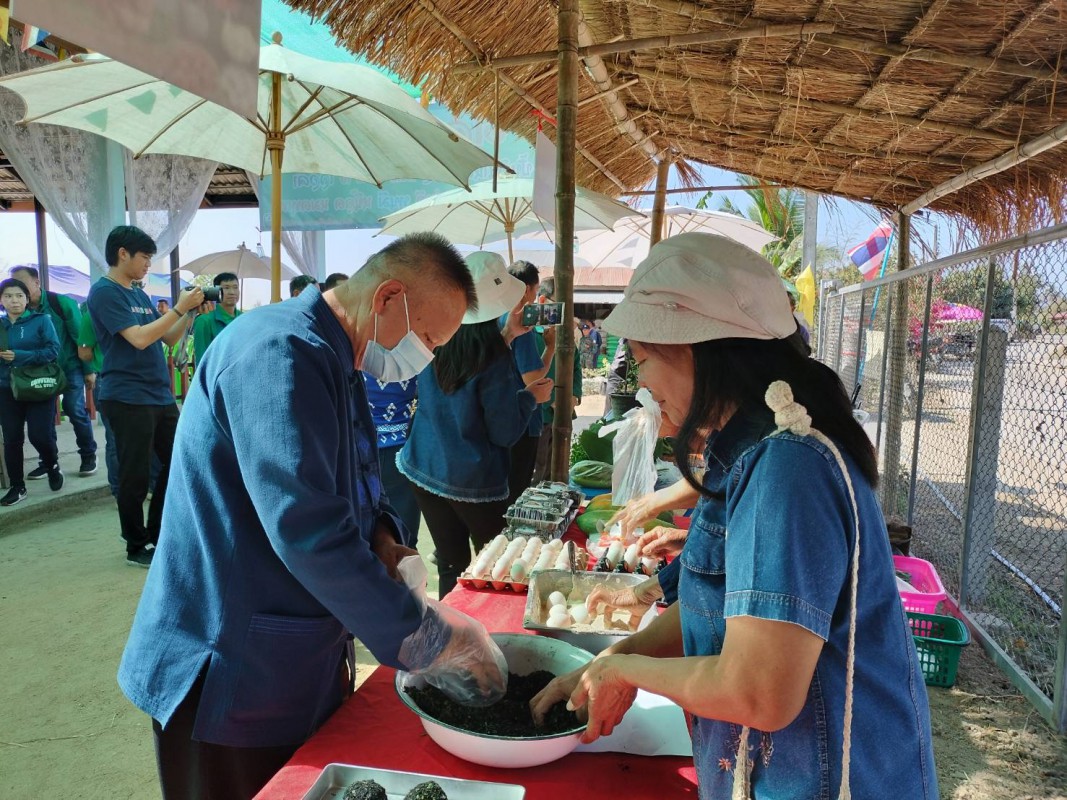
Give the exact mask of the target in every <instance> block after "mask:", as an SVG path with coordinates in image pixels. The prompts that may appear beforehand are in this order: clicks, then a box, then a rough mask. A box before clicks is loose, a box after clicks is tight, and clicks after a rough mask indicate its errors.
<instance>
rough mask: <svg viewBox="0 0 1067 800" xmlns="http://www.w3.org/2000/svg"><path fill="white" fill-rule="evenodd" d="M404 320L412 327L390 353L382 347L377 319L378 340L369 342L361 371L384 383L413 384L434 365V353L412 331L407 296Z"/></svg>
mask: <svg viewBox="0 0 1067 800" xmlns="http://www.w3.org/2000/svg"><path fill="white" fill-rule="evenodd" d="M404 316H405V317H406V318H407V323H408V332H407V335H405V336H404V338H403V339H401V340H400V341H399V342H397V343H396V346H395V347H394V348H393V349H392V350H386V349H385V348H384V347H382V346H381V345H380V344H378V315H377V314H375V315H374V338H373V339H372V340H371V341H369V342H367V348H366V350H364V351H363V363H362V364H361V365H360V369H362V370H363V371H364V372H366V373H367V374H368V375H370V376H371V377H373V378H377V379H378V380H380V381H382V382H383V383H399V382H400V381H406V380H410V379H411V378H414V377H415V376H416V375H418V374H419V373H420V372H422V371H423V370H424V369H426V367H427V366H429V364H430V362H431V361H433V352H432V351H431V350H430V349H429V348H428V347H426V345H425V344H423V343H422V339H420V338H419V337H418V335H417V334H416V333H415V331H413V330H411V316H410V315H409V313H408V296H407V294H406V293H405V294H404Z"/></svg>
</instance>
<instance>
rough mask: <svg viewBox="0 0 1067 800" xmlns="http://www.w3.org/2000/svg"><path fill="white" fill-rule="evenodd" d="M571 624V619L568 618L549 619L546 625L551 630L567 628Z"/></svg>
mask: <svg viewBox="0 0 1067 800" xmlns="http://www.w3.org/2000/svg"><path fill="white" fill-rule="evenodd" d="M569 623H570V618H569V617H567V616H562V617H549V618H548V622H547V623H545V624H546V625H548V627H550V628H566V627H567V625H568V624H569Z"/></svg>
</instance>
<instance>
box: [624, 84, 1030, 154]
mask: <svg viewBox="0 0 1067 800" xmlns="http://www.w3.org/2000/svg"><path fill="white" fill-rule="evenodd" d="M627 72H629V73H631V74H633V75H637V76H638V77H639V78H647V79H649V80H653V81H657V80H658V81H664V82H666V83H680V84H683V85H686V86H708V87H711V88H715V89H719V90H721V91H725V92H729V93H731V94H741V95H744V96H746V97H750V98H752V99H753V100H757V101H759V102H760V103H761V104H764V103H765V104H767V105H769V106H771V107H777V106H784V105H786V104H792V105H794V106H796V107H798V108H806V109H809V110H811V111H821V112H824V113H827V114H841V115H842V116H846V117H854V118H856V119H865V120H869V121H871V122H878V123H880V124H882V125H889V126H891V127H893V128H899V127H901V126H910V127H913V128H921V129H926V130H930V131H937V132H938V133H949V134H952V135H954V136H967V137H970V138H974V139H989V140H991V141H995V142H1000V143H1002V144H1012V145H1014V144H1015V143H1016V138H1015V137H1014V136H1009V135H1008V134H1006V133H997V132H996V131H988V130H979V129H977V128H968V127H966V126H964V125H954V124H952V123H948V122H935V121H933V120H928V119H921V118H919V117H909V116H905V115H903V114H885V113H883V112H881V111H873V110H871V109H867V108H855V107H854V106H849V105H845V104H843V103H830V102H827V101H825V100H806V99H804V98H803V97H796V96H794V95H783V94H777V93H775V92H765V91H762V90H760V89H750V88H748V87H741V86H736V85H733V84H729V83H720V82H718V81H713V80H709V79H707V78H686V77H682V76H680V75H670V74H666V73H660V72H656V71H655V70H650V69H643V68H640V67H630V68H628V69H627Z"/></svg>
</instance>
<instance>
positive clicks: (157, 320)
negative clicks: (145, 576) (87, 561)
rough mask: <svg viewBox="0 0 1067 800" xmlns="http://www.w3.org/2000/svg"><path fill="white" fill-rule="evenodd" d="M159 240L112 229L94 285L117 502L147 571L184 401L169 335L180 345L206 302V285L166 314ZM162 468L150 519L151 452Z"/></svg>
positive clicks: (92, 303) (132, 551) (130, 548)
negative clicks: (155, 291)
mask: <svg viewBox="0 0 1067 800" xmlns="http://www.w3.org/2000/svg"><path fill="white" fill-rule="evenodd" d="M155 252H156V243H155V242H154V241H152V237H150V236H149V235H148V234H147V233H145V232H144V231H142V230H141V229H140V228H135V227H133V226H132V225H120V226H119V227H117V228H115V229H114V230H112V231H111V233H109V234H108V237H107V244H106V245H105V248H104V255H105V256H106V257H107V263H108V266H109V267H110V269H109V270H108V273H107V275H105V276H104V277H103V278H101V279H100V280H98V281H97V282H96V283H95V284H93V287H92V288H91V289H90V290H89V300H88V304H89V316H90V317H91V318H92V321H93V329H94V330H95V331H96V338H97V341H98V342H99V344H100V349H101V351H102V352H103V354H104V367H103V370H102V371H101V374H100V379H101V381H102V385H101V388H100V406H101V408H102V409H103V411H104V413H105V414H106V415H107V418H108V422H110V423H111V430H112V432H113V433H114V434H115V446H116V447H117V449H118V455H119V486H118V495H117V496H116V498H115V500H116V502H117V504H118V507H119V524H120V526H121V529H122V538H123V539H125V540H126V563H128V564H131V565H133V566H139V567H145V568H147V567H148V566H149V565H150V564H151V563H152V554H153V550H152V549H151V546H154V545H155V544H156V542H157V541H158V539H159V527H160V521H161V520H162V518H163V499H164V497H165V496H166V494H167V473H168V471H169V469H170V454H171V448H172V447H173V445H174V429H175V426H176V425H177V424H178V406H177V405H176V404H175V402H174V394H173V392H172V391H171V383H170V373H169V371H168V370H167V362H166V360H165V359H164V357H163V350H162V349H161V348H160V347H159V342H160V341H161V340H162V341H164V342H166V343H167V344H168V345H171V346H173V345H174V343H175V342H177V341H178V340H179V339H180V338H181V337H182V334H183V333H184V332H185V329H186V328H187V327H188V325H189V323H190V321H191V318H190V317H189V316H187V314H188V313H189V312H190V311H193V310H194V309H196V307H197V306H199V305H200V303H202V302H203V300H204V293H203V291H201V290H200V289H199V288H196V287H194V288H192V289H191V290H187V291H185V292H182V294H181V296H180V297H179V298H178V302H177V303H176V304H175V306H174V308H172V309H171V310H170V311H168V312H167V313H166V314H164V315H163V316H160V314H159V312H158V311H156V309H155V307H154V306H153V305H152V300H151V298H149V296H148V295H147V294H145V292H144V290H143V289H141V288H140V287H138V286H134V285H133V284H134V282H135V281H143V280H144V279H145V276H147V275H148V269H149V267H151V265H152V256H153V255H155ZM153 453H155V455H156V457H157V458H158V459H159V462H160V465H161V469H160V471H159V476H158V478H157V479H156V485H155V487H154V488H153V491H152V502H151V503H150V504H149V506H148V521H147V522H145V516H144V501H145V498H146V497H147V496H148V476H149V469H150V468H151V465H152V454H153Z"/></svg>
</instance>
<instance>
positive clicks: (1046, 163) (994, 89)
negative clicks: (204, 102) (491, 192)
mask: <svg viewBox="0 0 1067 800" xmlns="http://www.w3.org/2000/svg"><path fill="white" fill-rule="evenodd" d="M287 2H289V3H290V5H292V6H293V7H295V8H298V9H301V10H304V11H308V12H310V13H311V14H313V15H314V16H317V17H319V18H321V19H322V20H323V21H325V22H326V23H327V24H328V25H329V26H330V27H331V28H332V30H333V31H334V33H335V34H336V35H337V36H338V38H339V40H340V41H341V43H342V44H344V45H347V46H348V47H349V48H350V49H351V50H353V51H354V52H358V53H361V54H363V55H365V56H367V57H368V58H370V59H371V60H372V61H374V62H375V63H377V64H380V65H383V66H387V67H389V68H391V69H393V70H395V71H396V72H397V73H398V74H399V75H400V76H402V77H403V78H405V79H407V80H409V81H411V82H413V83H415V84H417V85H424V86H426V87H427V88H428V89H429V90H430V91H431V92H432V93H433V94H434V95H435V96H437V97H438V98H439V99H441V100H442V101H443V102H445V103H447V104H448V105H449V106H450V107H451V108H452V109H453V110H454V111H460V110H463V111H467V112H470V113H472V114H473V115H474V116H476V117H480V118H483V119H493V116H494V101H493V97H494V80H493V74H492V72H491V71H489V70H485V69H480V70H476V71H456V70H455V69H454V67H455V66H456V65H457V64H460V63H463V62H470V61H471V60H472V59H478V60H482V61H491V60H494V59H496V60H498V59H500V58H502V57H505V56H510V55H516V54H525V53H531V52H538V51H546V50H554V49H555V46H556V20H555V13H556V11H555V6H554V5H553V4H552V3H550V2H546V0H287ZM581 11H582V17H583V20H584V22H585V24H586V26H587V32H588V34H589V35H588V36H586V38H585V40H584V41H583V42H582V44H583V45H585V44H590V43H596V44H602V43H610V42H612V41H616V40H620V39H622V40H632V39H637V38H641V37H650V36H662V35H681V34H692V33H699V32H714V31H722V32H728V33H729V32H734V33H733V34H731V35H735V33H736V31H737V30H738V29H746V28H754V27H758V26H762V25H788V24H797V23H808V24H809V25H810V24H812V23H821V24H822V26H821V27H817V28H816V29H815V30H818V31H820V32H817V33H812V32H811V31H812V28H810V27H809V28H807V29H806V30H805V31H804V32H802V33H800V34H799V35H798V34H797V33H796V32H792V33H790V34H789V35H774V36H755V37H752V38H745V39H741V40H726V41H717V42H708V43H704V44H695V45H690V46H685V47H671V48H660V49H640V50H632V51H629V52H621V53H616V54H611V55H604V56H602V60H603V66H604V67H605V68H606V72H607V78H608V79H609V80H610V85H611V86H612V87H615V88H616V89H617V94H615V95H612V94H607V95H603V96H602V97H600V98H599V99H598V98H596V96H597V95H598V94H600V93H601V92H603V91H604V88H605V83H604V81H603V80H602V79H601V80H599V81H598V80H596V75H595V74H592V75H591V74H590V73H591V72H594V71H593V70H590V69H589V62H588V61H587V62H586V70H585V73H586V77H587V78H590V79H588V80H582V81H581V82H580V92H581V93H580V96H579V101H580V102H581V101H582V100H587V99H589V100H590V102H588V103H586V104H584V105H582V106H581V107H580V109H579V115H578V127H577V140H578V143H579V156H578V181H579V183H581V184H582V185H584V186H588V187H589V188H592V189H596V190H598V191H602V192H606V193H609V194H619V193H620V192H622V191H623V190H624V189H634V188H638V187H641V186H644V185H647V184H648V183H649V181H650V180H651V179H652V178H653V177H654V175H655V163H654V160H655V158H657V157H659V156H661V155H663V154H670V153H677V154H679V155H680V156H681V157H682V158H685V159H689V160H690V161H694V162H700V163H704V164H711V165H714V166H718V167H723V168H725V169H729V170H734V171H738V172H743V173H746V174H749V175H753V176H757V177H759V178H762V179H767V180H774V181H779V182H782V183H784V184H788V185H792V186H797V187H802V188H806V189H811V190H815V191H818V192H823V193H828V194H834V195H838V196H842V197H847V198H851V199H855V200H862V201H867V202H872V203H875V204H877V205H881V206H885V207H890V208H895V207H899V206H902V205H904V204H905V203H907V202H909V201H911V200H913V199H915V198H916V197H917V196H919V195H921V194H922V193H923V192H924V191H925V190H927V189H930V188H931V187H934V186H937V185H938V184H940V183H942V182H944V181H945V180H947V179H949V178H952V177H954V176H956V175H957V174H959V173H960V172H962V171H963V170H965V169H967V168H970V167H972V166H975V165H978V164H981V163H983V162H986V161H988V160H990V159H993V158H995V157H997V156H1000V155H1002V154H1004V153H1008V152H1010V151H1012V150H1013V148H1015V147H1016V146H1018V145H1020V144H1022V143H1025V142H1027V141H1029V140H1031V139H1033V138H1035V137H1037V136H1039V135H1041V134H1043V133H1045V132H1047V131H1050V130H1052V129H1054V128H1056V127H1057V126H1059V125H1061V124H1063V123H1064V122H1065V121H1067V102H1065V100H1067V98H1065V92H1067V67H1065V66H1063V65H1062V64H1061V59H1062V56H1063V51H1064V45H1065V42H1067V35H1065V33H1064V31H1065V30H1067V19H1065V15H1067V3H1065V2H1064V0H977V1H976V2H964V1H963V0H837V1H835V0H755V2H753V1H752V0H721V1H720V2H689V1H688V0H583V2H582V3H581ZM830 26H832V28H831V27H830ZM499 74H500V97H501V103H500V109H499V114H500V121H501V124H502V126H503V127H504V128H506V129H508V130H512V131H516V132H518V133H521V134H525V135H527V136H532V133H533V131H534V129H535V128H536V118H535V117H534V116H533V115H531V109H532V108H534V107H540V108H543V109H545V110H547V111H548V112H549V113H551V112H552V110H553V108H554V107H555V98H556V78H555V63H554V62H553V61H545V62H541V63H537V64H527V65H520V66H510V67H502V68H500V69H499ZM601 78H603V73H601ZM613 99H618V100H621V105H619V104H616V105H615V107H614V111H613V110H612V107H611V106H610V103H611V101H612V100H613ZM620 108H623V109H624V112H625V113H626V114H627V117H628V119H627V120H624V124H626V125H627V126H628V127H629V134H628V135H626V134H623V133H620V132H619V131H618V130H617V129H616V122H617V121H618V112H619V109H620ZM549 127H550V126H549ZM1065 150H1067V148H1059V149H1053V150H1051V151H1048V152H1046V153H1044V154H1043V155H1040V156H1038V157H1036V158H1033V159H1032V160H1030V161H1027V162H1026V163H1025V164H1022V165H1020V166H1017V167H1014V168H1012V169H1010V170H1008V171H1005V172H1001V173H1000V174H997V175H995V176H993V177H990V178H988V179H986V180H985V181H983V182H982V183H980V184H977V185H973V186H970V187H968V188H965V189H963V190H961V191H958V192H956V193H954V194H951V195H949V196H947V197H944V198H943V199H940V200H938V201H937V202H935V203H934V205H933V207H934V208H937V209H940V210H943V211H947V212H952V213H956V214H961V215H964V216H966V217H969V218H971V219H972V220H974V221H977V222H979V223H980V224H982V225H984V226H986V227H994V223H1000V224H1003V223H1004V220H1005V217H1006V216H1009V215H1005V213H1004V211H1003V210H1002V207H1003V205H1008V206H1010V207H1011V208H1013V209H1015V211H1016V212H1017V214H1014V215H1010V216H1012V217H1013V223H1018V224H1022V225H1027V224H1034V223H1039V222H1045V221H1048V220H1049V219H1051V218H1060V217H1062V216H1063V213H1064V191H1063V185H1064V179H1065V178H1067V152H1065Z"/></svg>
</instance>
